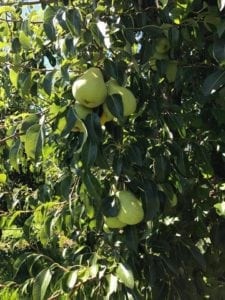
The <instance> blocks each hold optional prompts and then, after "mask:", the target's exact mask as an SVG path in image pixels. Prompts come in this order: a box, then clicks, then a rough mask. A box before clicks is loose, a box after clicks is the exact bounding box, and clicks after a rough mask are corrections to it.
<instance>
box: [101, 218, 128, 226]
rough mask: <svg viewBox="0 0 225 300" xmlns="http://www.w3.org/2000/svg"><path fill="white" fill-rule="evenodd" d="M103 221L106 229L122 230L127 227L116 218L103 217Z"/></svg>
mask: <svg viewBox="0 0 225 300" xmlns="http://www.w3.org/2000/svg"><path fill="white" fill-rule="evenodd" d="M104 220H105V224H106V225H107V226H108V228H123V227H125V226H126V225H127V224H125V223H123V222H121V221H120V220H119V219H118V218H117V217H105V218H104Z"/></svg>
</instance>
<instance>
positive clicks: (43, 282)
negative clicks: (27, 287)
mask: <svg viewBox="0 0 225 300" xmlns="http://www.w3.org/2000/svg"><path fill="white" fill-rule="evenodd" d="M51 279H52V273H51V271H50V270H49V269H48V268H45V269H43V270H42V271H41V272H40V273H39V274H38V275H37V277H36V278H35V281H34V285H33V290H32V296H33V298H32V299H33V300H44V299H45V294H46V292H47V288H48V286H49V284H50V281H51Z"/></svg>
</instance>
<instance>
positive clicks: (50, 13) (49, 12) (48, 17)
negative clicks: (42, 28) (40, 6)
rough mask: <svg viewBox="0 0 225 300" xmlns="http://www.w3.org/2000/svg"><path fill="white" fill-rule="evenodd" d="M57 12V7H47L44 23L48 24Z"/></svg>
mask: <svg viewBox="0 0 225 300" xmlns="http://www.w3.org/2000/svg"><path fill="white" fill-rule="evenodd" d="M57 11H58V8H57V6H55V7H54V6H48V7H47V8H46V10H45V12H44V23H49V22H51V21H52V19H53V18H54V17H55V15H56V13H57Z"/></svg>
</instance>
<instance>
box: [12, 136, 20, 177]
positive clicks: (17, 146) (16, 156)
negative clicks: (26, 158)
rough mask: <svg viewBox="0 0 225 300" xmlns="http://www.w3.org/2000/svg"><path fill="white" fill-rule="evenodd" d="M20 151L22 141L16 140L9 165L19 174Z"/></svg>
mask: <svg viewBox="0 0 225 300" xmlns="http://www.w3.org/2000/svg"><path fill="white" fill-rule="evenodd" d="M20 150H21V142H20V140H19V139H18V140H16V141H15V143H14V144H13V146H12V147H11V148H10V151H9V163H10V165H11V166H12V167H13V168H14V169H15V170H16V171H18V172H19V165H18V161H19V157H20Z"/></svg>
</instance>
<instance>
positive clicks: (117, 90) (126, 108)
mask: <svg viewBox="0 0 225 300" xmlns="http://www.w3.org/2000/svg"><path fill="white" fill-rule="evenodd" d="M106 85H107V89H108V95H110V96H112V95H114V94H119V95H121V97H122V103H123V115H124V116H125V117H127V116H129V115H131V114H133V113H134V112H135V110H136V107H137V100H136V98H135V97H134V95H133V93H132V92H131V91H130V90H129V89H127V88H125V87H123V86H120V85H119V84H118V82H117V81H116V80H115V79H110V80H109V81H108V82H107V84H106ZM103 114H104V120H105V121H107V122H108V121H111V120H112V119H113V118H114V116H113V114H112V113H111V112H110V111H109V109H108V106H107V104H106V102H105V103H104V104H103Z"/></svg>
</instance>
